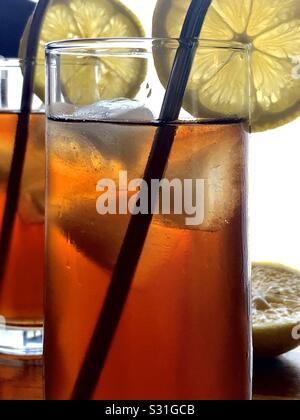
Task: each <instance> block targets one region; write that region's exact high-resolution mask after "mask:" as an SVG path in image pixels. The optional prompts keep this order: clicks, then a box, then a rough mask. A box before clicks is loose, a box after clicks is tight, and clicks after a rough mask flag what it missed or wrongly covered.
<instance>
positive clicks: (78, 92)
mask: <svg viewBox="0 0 300 420" xmlns="http://www.w3.org/2000/svg"><path fill="white" fill-rule="evenodd" d="M30 23H31V22H30V21H29V22H28V24H27V27H26V29H25V32H24V35H23V38H22V41H21V45H20V53H19V54H20V56H21V58H24V56H25V54H24V52H25V51H26V43H27V39H28V32H29V28H30ZM141 36H144V30H143V28H142V25H141V23H140V22H139V20H138V18H137V17H136V16H135V15H134V14H133V13H132V12H131V11H130V10H129V9H127V8H126V7H125V6H124V5H123V4H122V3H120V2H119V1H118V0H54V1H53V2H52V3H51V5H50V7H49V9H48V11H47V14H46V17H45V21H44V23H43V26H42V30H41V37H40V42H39V49H38V54H37V60H38V62H39V63H42V65H39V66H37V69H36V77H35V93H36V94H37V95H38V96H39V97H40V98H41V99H44V91H45V69H44V64H43V63H44V55H45V52H44V48H45V44H46V43H48V42H51V41H55V40H63V39H78V38H110V37H115V38H116V37H117V38H123V37H124V38H125V37H126V38H127V37H141ZM67 60H68V62H66V65H65V66H64V65H63V66H62V74H61V78H62V80H63V90H64V94H65V95H66V97H67V98H68V100H69V101H70V102H71V103H74V104H76V105H86V104H90V103H93V102H96V101H99V100H100V99H101V100H102V99H111V98H116V97H126V98H133V97H134V96H135V95H136V93H137V92H138V90H139V88H140V84H141V83H142V82H143V80H144V78H145V74H146V65H145V63H144V60H137V59H134V58H127V59H123V58H122V59H121V60H122V61H121V62H120V59H118V58H103V59H102V58H101V59H100V58H88V57H84V58H78V57H73V58H72V57H69V58H68V59H67ZM95 70H97V71H95ZM100 75H101V77H100ZM100 80H101V83H100ZM97 87H98V88H97Z"/></svg>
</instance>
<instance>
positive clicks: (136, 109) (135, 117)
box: [74, 98, 154, 122]
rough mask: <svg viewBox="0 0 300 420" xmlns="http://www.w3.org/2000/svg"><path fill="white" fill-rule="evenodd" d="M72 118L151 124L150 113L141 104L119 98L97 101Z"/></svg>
mask: <svg viewBox="0 0 300 420" xmlns="http://www.w3.org/2000/svg"><path fill="white" fill-rule="evenodd" d="M74 118H75V119H80V120H84V121H108V122H109V121H120V122H149V121H150V122H151V121H153V120H154V116H153V114H152V112H151V111H150V110H149V109H148V108H146V107H145V105H144V104H143V103H142V102H139V101H136V100H131V99H125V98H119V99H112V100H106V101H99V102H96V103H95V104H93V105H88V106H84V107H82V108H80V109H77V110H76V111H75V112H74Z"/></svg>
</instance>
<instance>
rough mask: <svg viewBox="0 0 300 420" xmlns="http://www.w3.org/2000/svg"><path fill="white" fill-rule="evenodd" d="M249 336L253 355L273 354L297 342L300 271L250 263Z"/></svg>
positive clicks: (277, 353) (299, 330) (299, 318)
mask: <svg viewBox="0 0 300 420" xmlns="http://www.w3.org/2000/svg"><path fill="white" fill-rule="evenodd" d="M252 281H253V299H252V308H253V339H254V354H255V356H257V357H275V356H278V355H280V354H284V353H286V352H288V351H290V350H293V349H294V348H296V347H298V346H299V345H300V273H299V272H297V271H294V270H291V269H289V268H286V267H283V266H280V265H272V264H254V265H253V270H252Z"/></svg>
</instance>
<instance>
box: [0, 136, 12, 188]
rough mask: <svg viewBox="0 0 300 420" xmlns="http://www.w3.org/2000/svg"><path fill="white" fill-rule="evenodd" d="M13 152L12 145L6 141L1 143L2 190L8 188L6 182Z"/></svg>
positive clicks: (0, 180)
mask: <svg viewBox="0 0 300 420" xmlns="http://www.w3.org/2000/svg"><path fill="white" fill-rule="evenodd" d="M12 152H13V150H12V146H10V145H8V144H6V143H4V142H1V143H0V190H3V189H5V188H6V182H7V179H8V175H9V170H10V165H11V159H12Z"/></svg>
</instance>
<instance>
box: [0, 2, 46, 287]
mask: <svg viewBox="0 0 300 420" xmlns="http://www.w3.org/2000/svg"><path fill="white" fill-rule="evenodd" d="M48 4H49V0H39V2H38V4H37V6H36V8H35V11H34V14H33V16H32V22H31V26H30V31H29V36H28V43H27V49H26V56H25V61H24V78H23V90H22V100H21V108H20V113H19V116H18V124H17V129H16V137H15V144H14V152H13V158H12V163H11V168H10V173H9V178H8V182H7V191H6V202H5V208H4V214H3V219H2V225H1V226H2V229H1V234H0V286H1V283H2V280H3V277H4V274H5V270H6V265H7V258H8V254H9V250H10V245H11V239H12V233H13V229H14V224H15V220H16V214H17V210H18V203H19V196H20V190H21V183H22V174H23V168H24V162H25V156H26V150H27V144H28V134H29V120H30V112H31V104H32V99H33V86H34V73H35V61H36V54H37V49H38V43H39V35H40V31H41V26H42V23H43V19H44V16H45V13H46V10H47V7H48ZM24 246H26V244H24ZM24 252H26V249H24Z"/></svg>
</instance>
